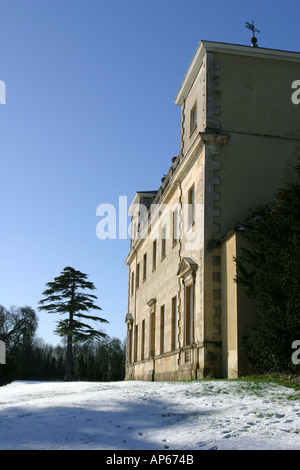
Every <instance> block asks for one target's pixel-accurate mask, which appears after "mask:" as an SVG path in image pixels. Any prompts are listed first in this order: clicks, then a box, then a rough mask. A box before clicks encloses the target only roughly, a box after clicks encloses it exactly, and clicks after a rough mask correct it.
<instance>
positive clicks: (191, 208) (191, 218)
mask: <svg viewBox="0 0 300 470" xmlns="http://www.w3.org/2000/svg"><path fill="white" fill-rule="evenodd" d="M194 222H195V187H194V186H192V187H191V188H190V189H189V192H188V227H190V226H191V225H193V223H194Z"/></svg>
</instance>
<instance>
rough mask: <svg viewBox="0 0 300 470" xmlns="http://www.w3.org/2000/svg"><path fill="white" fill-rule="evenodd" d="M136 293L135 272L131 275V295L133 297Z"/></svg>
mask: <svg viewBox="0 0 300 470" xmlns="http://www.w3.org/2000/svg"><path fill="white" fill-rule="evenodd" d="M133 292H134V271H132V273H131V295H133Z"/></svg>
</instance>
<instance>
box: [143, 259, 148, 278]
mask: <svg viewBox="0 0 300 470" xmlns="http://www.w3.org/2000/svg"><path fill="white" fill-rule="evenodd" d="M146 279H147V253H145V254H144V264H143V281H146Z"/></svg>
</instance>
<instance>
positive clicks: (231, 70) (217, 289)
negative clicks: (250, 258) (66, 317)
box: [126, 41, 300, 380]
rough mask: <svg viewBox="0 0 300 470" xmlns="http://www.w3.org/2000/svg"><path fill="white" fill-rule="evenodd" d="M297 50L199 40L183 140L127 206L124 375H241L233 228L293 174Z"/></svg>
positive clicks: (250, 317) (242, 307)
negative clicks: (158, 175)
mask: <svg viewBox="0 0 300 470" xmlns="http://www.w3.org/2000/svg"><path fill="white" fill-rule="evenodd" d="M297 78H300V54H299V53H292V52H283V51H275V50H269V49H261V48H252V47H247V46H236V45H230V44H223V43H212V42H206V41H202V42H200V44H199V46H198V48H197V51H196V53H195V55H194V57H193V59H192V62H191V64H190V67H189V68H188V70H187V73H186V75H185V77H184V80H183V82H182V85H181V87H180V89H179V92H178V94H177V97H176V100H175V103H176V104H177V105H179V106H181V136H180V151H179V154H178V156H177V157H174V158H173V159H172V166H171V167H170V169H169V172H168V174H167V175H166V177H165V178H164V179H163V180H162V184H161V186H160V188H159V189H158V190H157V191H156V190H155V191H148V192H147V191H145V192H138V193H136V195H135V197H134V200H133V201H132V204H131V206H130V210H129V212H130V214H131V217H132V225H131V228H132V235H131V245H130V252H129V254H128V256H127V258H126V264H127V265H128V268H129V284H128V311H127V315H126V323H127V357H126V379H128V380H129V379H135V380H183V379H193V378H197V379H201V378H207V377H237V376H239V375H240V374H242V373H245V372H246V371H247V365H246V359H245V357H244V356H243V351H242V338H243V336H245V335H246V334H247V329H248V327H249V326H250V325H251V324H253V322H254V321H255V312H254V311H253V309H252V308H251V306H250V305H249V304H248V302H247V299H246V297H245V296H244V295H243V293H242V292H240V288H239V287H238V286H237V285H236V283H235V282H234V277H235V264H234V262H233V257H234V256H236V255H237V254H238V252H239V250H240V240H239V238H238V234H237V233H236V232H235V231H233V232H231V230H232V229H233V228H234V227H235V226H236V225H237V223H238V221H239V220H241V219H242V218H244V217H246V216H247V215H248V214H249V209H250V208H254V207H255V206H256V205H258V204H262V203H265V202H267V201H269V200H271V199H272V198H273V197H274V194H275V192H276V191H277V190H278V189H279V188H280V187H282V186H283V185H284V184H285V183H286V182H287V181H292V180H293V179H294V177H295V176H294V167H295V165H296V164H297V161H298V157H299V155H300V139H299V123H300V120H299V117H300V106H299V108H297V106H295V105H294V104H293V103H292V101H291V93H292V91H291V84H292V82H293V81H294V80H295V79H297Z"/></svg>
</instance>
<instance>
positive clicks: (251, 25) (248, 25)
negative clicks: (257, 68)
mask: <svg viewBox="0 0 300 470" xmlns="http://www.w3.org/2000/svg"><path fill="white" fill-rule="evenodd" d="M245 23H246V28H248V29H250V30H251V31H252V33H253V36H252V38H251V43H252V47H258V46H257V38H256V37H255V34H254V33H255V31H256V32H257V33H260V31H259V30H258V29H256V28H255V26H254V21H253V20H252V23H248V22H247V21H245Z"/></svg>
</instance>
